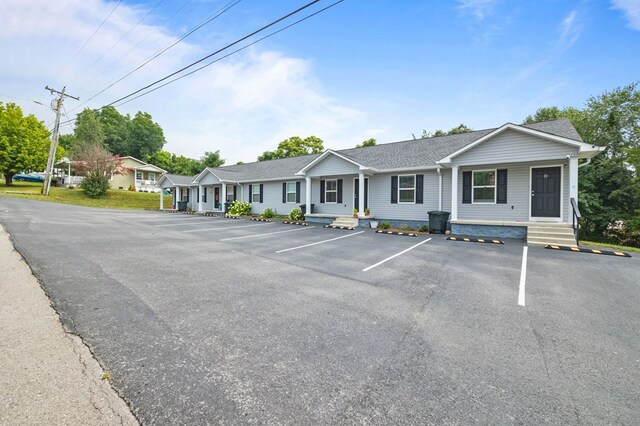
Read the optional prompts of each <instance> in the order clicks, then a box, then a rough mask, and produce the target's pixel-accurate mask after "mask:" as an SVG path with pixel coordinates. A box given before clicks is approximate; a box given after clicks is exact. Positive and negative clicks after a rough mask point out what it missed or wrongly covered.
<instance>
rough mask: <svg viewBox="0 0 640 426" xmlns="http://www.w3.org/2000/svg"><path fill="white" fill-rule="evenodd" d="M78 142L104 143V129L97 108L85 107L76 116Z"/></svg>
mask: <svg viewBox="0 0 640 426" xmlns="http://www.w3.org/2000/svg"><path fill="white" fill-rule="evenodd" d="M74 134H75V136H76V142H77V144H90V145H102V144H103V143H104V131H103V130H102V124H101V123H100V120H98V114H97V112H96V111H95V110H92V109H89V108H85V109H84V110H83V111H82V112H81V113H79V114H78V116H77V118H76V125H75V128H74Z"/></svg>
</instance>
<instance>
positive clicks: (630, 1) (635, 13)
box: [611, 0, 640, 31]
mask: <svg viewBox="0 0 640 426" xmlns="http://www.w3.org/2000/svg"><path fill="white" fill-rule="evenodd" d="M611 4H612V5H613V8H614V9H620V10H622V12H623V13H624V16H625V18H627V21H628V24H629V27H631V28H633V29H634V30H639V31H640V1H639V0H611Z"/></svg>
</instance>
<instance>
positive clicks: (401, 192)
mask: <svg viewBox="0 0 640 426" xmlns="http://www.w3.org/2000/svg"><path fill="white" fill-rule="evenodd" d="M398 201H399V202H400V203H415V202H416V175H400V176H398Z"/></svg>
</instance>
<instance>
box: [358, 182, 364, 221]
mask: <svg viewBox="0 0 640 426" xmlns="http://www.w3.org/2000/svg"><path fill="white" fill-rule="evenodd" d="M358 217H364V172H363V171H359V172H358Z"/></svg>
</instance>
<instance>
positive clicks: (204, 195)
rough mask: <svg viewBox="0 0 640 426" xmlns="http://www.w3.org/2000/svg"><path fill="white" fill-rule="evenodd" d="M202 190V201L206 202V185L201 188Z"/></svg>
mask: <svg viewBox="0 0 640 426" xmlns="http://www.w3.org/2000/svg"><path fill="white" fill-rule="evenodd" d="M202 192H203V194H202V198H203V200H202V201H204V202H205V203H206V202H207V187H206V186H205V187H204V188H202Z"/></svg>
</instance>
